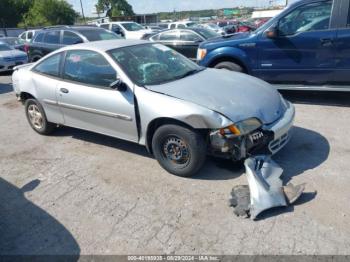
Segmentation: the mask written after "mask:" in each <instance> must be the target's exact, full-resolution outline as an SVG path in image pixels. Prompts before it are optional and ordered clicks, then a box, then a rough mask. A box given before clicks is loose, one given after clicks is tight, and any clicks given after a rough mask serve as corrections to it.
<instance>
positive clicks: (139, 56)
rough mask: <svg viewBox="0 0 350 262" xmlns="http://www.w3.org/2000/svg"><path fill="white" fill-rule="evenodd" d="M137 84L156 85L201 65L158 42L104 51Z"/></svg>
mask: <svg viewBox="0 0 350 262" xmlns="http://www.w3.org/2000/svg"><path fill="white" fill-rule="evenodd" d="M108 53H109V54H110V55H111V56H112V57H113V59H114V60H115V61H116V62H117V63H118V64H119V65H120V66H121V67H122V68H123V70H124V71H125V73H126V74H127V75H128V76H129V77H130V78H131V79H132V80H133V81H134V82H135V83H136V84H137V85H139V86H145V85H159V84H163V83H166V82H171V81H175V80H177V79H181V78H184V77H187V76H189V75H191V74H195V73H197V72H199V71H201V70H203V68H202V67H200V66H198V65H197V64H196V63H194V62H192V61H191V60H189V59H187V58H186V57H184V56H182V55H180V54H179V53H177V52H176V51H174V50H172V49H170V48H168V47H166V46H163V45H161V44H143V45H136V46H129V47H123V48H117V49H113V50H110V51H109V52H108Z"/></svg>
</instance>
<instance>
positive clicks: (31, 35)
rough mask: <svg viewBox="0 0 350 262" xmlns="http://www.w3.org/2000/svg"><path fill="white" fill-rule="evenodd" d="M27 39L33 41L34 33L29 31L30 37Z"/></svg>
mask: <svg viewBox="0 0 350 262" xmlns="http://www.w3.org/2000/svg"><path fill="white" fill-rule="evenodd" d="M27 38H28V39H29V40H31V39H32V38H33V32H31V31H29V32H28V35H27Z"/></svg>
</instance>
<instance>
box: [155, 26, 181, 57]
mask: <svg viewBox="0 0 350 262" xmlns="http://www.w3.org/2000/svg"><path fill="white" fill-rule="evenodd" d="M157 42H160V43H161V44H163V45H166V46H168V47H170V48H172V49H174V50H176V51H178V52H180V53H181V51H182V49H181V41H180V30H177V29H175V30H169V31H165V32H163V33H161V34H160V35H159V39H158V40H157Z"/></svg>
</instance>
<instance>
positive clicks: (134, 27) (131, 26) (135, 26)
mask: <svg viewBox="0 0 350 262" xmlns="http://www.w3.org/2000/svg"><path fill="white" fill-rule="evenodd" d="M122 26H123V27H124V28H125V29H126V30H127V31H140V30H142V29H144V28H143V27H142V26H141V25H139V24H137V23H123V24H122Z"/></svg>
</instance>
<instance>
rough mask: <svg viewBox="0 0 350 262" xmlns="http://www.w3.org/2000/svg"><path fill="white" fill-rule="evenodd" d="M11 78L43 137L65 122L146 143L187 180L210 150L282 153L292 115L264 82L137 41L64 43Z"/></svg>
mask: <svg viewBox="0 0 350 262" xmlns="http://www.w3.org/2000/svg"><path fill="white" fill-rule="evenodd" d="M12 81H13V87H14V90H15V93H16V95H17V97H18V98H19V100H21V101H23V103H24V105H25V112H26V116H27V119H28V121H29V124H30V126H31V127H32V128H33V129H34V130H35V131H36V132H38V133H39V134H44V135H47V134H49V133H50V132H52V131H53V130H54V128H55V127H56V126H57V125H65V126H72V127H76V128H81V129H85V130H90V131H93V132H97V133H101V134H105V135H109V136H112V137H118V138H120V139H124V140H128V141H131V142H135V143H139V144H141V145H145V146H146V147H147V148H148V150H149V152H152V153H153V155H154V156H155V158H156V159H157V160H158V161H159V163H160V165H161V166H162V167H163V168H165V169H166V170H167V171H168V172H170V173H172V174H176V175H180V176H190V175H193V174H194V173H196V172H197V171H198V170H199V169H200V168H201V167H202V166H203V164H204V162H205V159H206V155H207V154H211V155H215V156H218V157H224V158H229V159H233V160H240V159H243V158H245V157H247V156H248V155H249V154H259V153H262V152H269V153H271V154H274V153H276V152H278V151H279V150H280V149H281V148H283V147H284V146H285V145H286V143H287V142H288V139H289V130H290V128H291V127H292V124H293V119H294V113H295V112H294V106H293V105H292V104H290V103H289V102H287V101H285V100H284V99H283V98H282V96H281V95H280V94H279V93H278V92H277V91H276V89H274V88H273V87H271V86H270V85H269V84H267V83H266V82H264V81H261V80H259V79H256V78H254V77H251V76H248V75H245V74H240V73H235V72H230V71H227V70H217V69H206V68H203V67H200V66H198V65H197V64H196V63H193V62H192V61H191V60H189V59H187V58H185V57H184V56H182V55H180V54H179V53H177V52H176V51H174V50H172V49H171V48H169V47H166V46H164V45H162V44H159V43H150V42H148V41H140V40H116V41H99V42H95V43H84V44H79V45H73V46H67V47H64V48H62V49H60V50H57V51H55V52H53V53H51V54H50V55H48V56H46V57H45V58H43V59H42V60H40V61H38V62H36V63H34V64H30V65H28V66H19V67H17V68H16V71H15V72H14V73H13V75H12ZM116 161H118V159H116Z"/></svg>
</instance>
